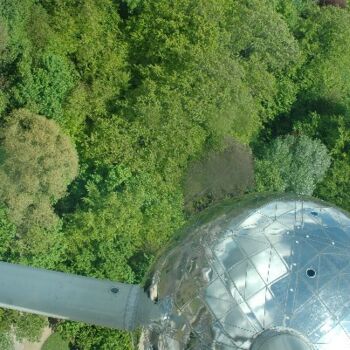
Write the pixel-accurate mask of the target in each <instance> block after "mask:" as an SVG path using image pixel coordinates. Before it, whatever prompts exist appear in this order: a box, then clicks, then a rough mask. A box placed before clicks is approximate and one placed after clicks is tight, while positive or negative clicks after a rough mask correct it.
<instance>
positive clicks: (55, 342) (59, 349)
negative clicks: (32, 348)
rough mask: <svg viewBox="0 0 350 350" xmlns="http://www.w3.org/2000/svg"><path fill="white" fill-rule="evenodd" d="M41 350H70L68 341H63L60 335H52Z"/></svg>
mask: <svg viewBox="0 0 350 350" xmlns="http://www.w3.org/2000/svg"><path fill="white" fill-rule="evenodd" d="M41 350H69V345H68V341H66V340H63V339H62V337H61V336H60V334H59V333H53V334H52V335H50V336H49V337H48V338H47V340H46V342H45V343H44V345H43V346H42V348H41Z"/></svg>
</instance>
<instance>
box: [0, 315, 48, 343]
mask: <svg viewBox="0 0 350 350" xmlns="http://www.w3.org/2000/svg"><path fill="white" fill-rule="evenodd" d="M45 326H47V319H46V318H44V317H41V316H38V315H31V314H27V313H22V312H18V311H13V310H4V309H0V332H1V333H2V334H3V336H2V338H3V339H2V340H0V341H3V342H5V341H6V338H7V337H8V336H9V335H10V334H11V336H12V335H15V336H16V339H17V340H18V341H22V340H24V339H27V340H29V341H31V342H36V341H39V339H40V336H41V334H42V329H43V328H44V327H45ZM0 344H1V343H0Z"/></svg>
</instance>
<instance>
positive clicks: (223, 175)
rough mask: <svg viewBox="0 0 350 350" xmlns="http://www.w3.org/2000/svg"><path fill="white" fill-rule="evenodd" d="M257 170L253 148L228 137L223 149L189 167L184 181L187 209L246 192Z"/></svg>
mask: <svg viewBox="0 0 350 350" xmlns="http://www.w3.org/2000/svg"><path fill="white" fill-rule="evenodd" d="M253 172H254V168H253V160H252V154H251V151H250V149H249V148H248V147H246V146H243V145H240V144H239V143H237V142H235V141H233V140H227V144H226V148H225V149H224V150H223V151H220V152H215V151H212V152H210V153H209V154H208V155H207V156H206V157H205V158H204V159H202V160H200V161H196V162H194V163H192V164H191V165H190V166H189V169H188V172H187V174H186V178H185V183H184V190H185V204H186V208H187V210H188V211H190V212H192V211H198V210H201V209H203V208H204V207H206V206H207V205H209V204H210V203H211V202H216V201H218V200H221V199H223V198H225V197H227V196H239V195H242V194H243V193H244V192H245V191H246V190H247V189H248V188H249V187H250V186H251V185H252V183H253Z"/></svg>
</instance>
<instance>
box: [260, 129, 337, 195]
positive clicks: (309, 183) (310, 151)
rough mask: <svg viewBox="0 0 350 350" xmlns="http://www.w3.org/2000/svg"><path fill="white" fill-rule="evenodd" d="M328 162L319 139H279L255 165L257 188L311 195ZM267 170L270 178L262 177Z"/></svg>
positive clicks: (294, 137) (288, 136)
mask: <svg viewBox="0 0 350 350" xmlns="http://www.w3.org/2000/svg"><path fill="white" fill-rule="evenodd" d="M330 163H331V158H330V156H329V154H328V151H327V148H326V147H325V146H324V145H323V144H322V143H321V142H320V141H319V140H312V139H310V138H309V137H307V136H305V135H300V136H293V135H287V136H285V137H279V138H277V139H276V140H275V141H274V142H273V143H272V144H271V145H269V146H268V148H267V149H266V151H265V154H264V156H263V158H262V160H258V162H257V164H258V165H257V167H256V185H257V189H258V190H259V191H273V190H279V191H288V192H289V191H290V192H295V193H298V194H304V195H312V193H313V192H314V190H315V188H316V185H317V183H318V182H320V181H321V180H322V179H323V178H324V176H325V173H326V171H327V169H328V168H329V166H330ZM269 169H271V170H272V172H271V175H269V176H266V174H268V172H269Z"/></svg>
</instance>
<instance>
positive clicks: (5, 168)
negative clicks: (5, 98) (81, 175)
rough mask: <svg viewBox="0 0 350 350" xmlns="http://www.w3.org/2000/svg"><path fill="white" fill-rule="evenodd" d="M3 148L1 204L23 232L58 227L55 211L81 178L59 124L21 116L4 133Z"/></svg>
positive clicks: (20, 112)
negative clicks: (68, 191) (69, 186)
mask: <svg viewBox="0 0 350 350" xmlns="http://www.w3.org/2000/svg"><path fill="white" fill-rule="evenodd" d="M0 146H1V148H0V150H1V155H2V159H1V164H0V179H1V181H0V199H1V201H2V202H3V203H5V205H6V207H7V208H8V213H9V217H10V219H11V220H12V221H13V223H15V224H16V225H17V227H18V228H19V229H20V230H21V231H23V232H26V231H28V230H29V229H30V228H31V227H32V226H39V227H43V228H49V227H51V226H53V225H54V224H55V223H57V220H58V219H57V217H56V215H55V214H54V212H53V211H52V207H51V205H52V204H54V203H55V202H56V201H57V200H58V199H59V198H61V197H62V196H63V195H64V194H65V191H66V188H67V185H68V184H69V183H70V182H71V181H72V180H73V179H74V177H75V176H76V175H77V172H78V159H77V154H76V151H75V148H74V146H73V144H72V143H71V141H70V140H69V139H68V137H67V136H65V135H64V134H62V133H61V131H60V130H59V127H58V126H57V124H55V123H54V122H53V121H50V120H48V119H46V118H45V117H42V116H38V115H35V114H32V113H30V112H28V111H26V110H17V111H16V112H14V113H12V115H11V116H10V117H9V118H8V121H7V123H6V125H5V127H4V128H3V129H2V130H1V145H0ZM24 150H25V152H24Z"/></svg>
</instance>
